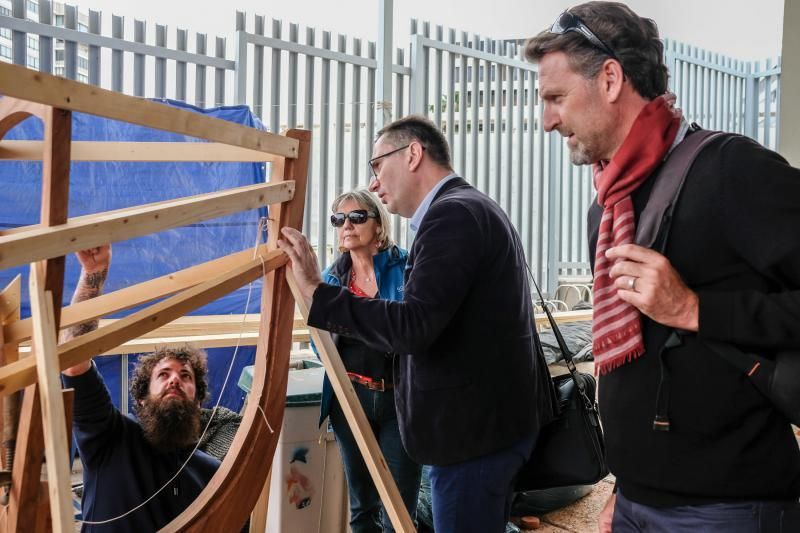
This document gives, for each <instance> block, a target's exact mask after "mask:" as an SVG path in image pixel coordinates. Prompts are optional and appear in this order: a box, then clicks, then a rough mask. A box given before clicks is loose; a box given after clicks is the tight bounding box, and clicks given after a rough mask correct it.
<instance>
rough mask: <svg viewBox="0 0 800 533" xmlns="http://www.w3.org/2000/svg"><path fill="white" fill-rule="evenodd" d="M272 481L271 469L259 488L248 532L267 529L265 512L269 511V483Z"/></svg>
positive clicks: (258, 532)
mask: <svg viewBox="0 0 800 533" xmlns="http://www.w3.org/2000/svg"><path fill="white" fill-rule="evenodd" d="M271 482H272V470H271V469H270V471H269V474H267V481H266V483H264V487H262V489H261V494H260V495H259V496H258V501H257V502H256V504H255V506H253V512H252V514H251V515H250V530H249V531H250V533H263V532H264V531H266V530H267V514H268V513H269V485H270V483H271Z"/></svg>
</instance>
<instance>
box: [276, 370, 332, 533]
mask: <svg viewBox="0 0 800 533" xmlns="http://www.w3.org/2000/svg"><path fill="white" fill-rule="evenodd" d="M318 365H319V363H317V362H316V361H304V362H303V363H302V364H301V365H299V366H302V367H303V368H299V369H293V370H290V371H289V383H288V386H287V394H286V412H285V414H284V418H283V428H282V429H281V435H280V438H279V439H278V448H277V450H276V451H275V458H274V459H273V462H272V477H271V481H270V493H269V506H268V510H267V532H269V533H338V532H342V533H344V532H345V531H347V522H348V520H347V483H346V480H345V476H344V470H343V468H342V460H341V456H340V455H339V450H338V448H337V446H336V442H335V441H334V437H333V433H332V432H330V431H329V429H328V424H327V423H326V424H323V426H322V427H321V428H320V427H318V425H317V423H318V421H319V405H320V400H321V397H322V379H323V376H324V369H323V368H322V367H321V366H318Z"/></svg>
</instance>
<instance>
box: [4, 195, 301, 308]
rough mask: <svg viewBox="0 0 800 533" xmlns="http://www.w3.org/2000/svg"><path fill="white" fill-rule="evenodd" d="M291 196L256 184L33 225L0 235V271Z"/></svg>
mask: <svg viewBox="0 0 800 533" xmlns="http://www.w3.org/2000/svg"><path fill="white" fill-rule="evenodd" d="M293 195H294V183H293V182H283V183H264V184H261V183H259V184H256V185H247V186H244V187H237V188H234V189H228V190H224V191H220V192H213V193H208V194H198V195H195V196H189V197H186V198H179V199H177V200H170V201H166V202H158V203H156V204H147V205H142V206H136V207H130V208H126V209H118V210H116V211H109V212H106V213H99V214H96V215H86V216H82V217H76V218H73V219H70V220H69V221H68V222H67V223H66V224H62V225H60V226H56V227H43V226H41V225H40V226H34V227H32V228H31V229H29V230H27V231H22V232H16V233H10V234H6V235H3V236H0V268H9V267H12V266H16V265H20V264H23V263H29V262H33V261H38V260H40V259H46V258H50V257H58V256H62V255H64V254H67V253H70V252H77V251H78V250H86V249H88V248H93V247H95V246H100V245H102V244H107V243H109V242H117V241H121V240H125V239H131V238H133V237H140V236H142V235H147V234H150V233H155V232H158V231H163V230H166V229H171V228H175V227H179V226H184V225H187V224H192V223H195V222H200V221H203V220H209V219H212V218H218V217H222V216H226V215H229V214H231V213H237V212H239V211H245V210H248V209H255V208H257V207H261V206H264V205H268V204H274V203H278V202H284V201H287V200H288V199H290V198H292V196H293ZM59 301H60V300H59Z"/></svg>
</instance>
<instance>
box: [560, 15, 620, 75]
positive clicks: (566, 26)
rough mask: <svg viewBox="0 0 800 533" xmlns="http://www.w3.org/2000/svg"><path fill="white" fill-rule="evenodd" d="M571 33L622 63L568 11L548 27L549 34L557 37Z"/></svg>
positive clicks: (576, 16)
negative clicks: (581, 37)
mask: <svg viewBox="0 0 800 533" xmlns="http://www.w3.org/2000/svg"><path fill="white" fill-rule="evenodd" d="M571 31H574V32H576V33H580V34H581V35H583V36H584V37H586V40H588V41H589V42H590V43H591V44H592V45H594V47H595V48H597V49H598V50H601V51H603V52H605V53H606V54H608V55H609V56H611V57H612V58H613V59H616V60H617V61H619V63H620V64H622V61H620V60H619V58H618V57H617V54H615V53H614V51H613V50H612V49H611V47H610V46H608V45H607V44H606V43H604V42H603V40H602V39H600V37H598V36H597V35H595V33H594V32H593V31H592V30H590V29H589V26H587V25H586V23H585V22H583V21H582V20H581V18H580V17H579V16H578V15H573V14H572V13H570V12H569V11H564V12H563V13H561V14H560V15H559V16H558V17H557V18H556V21H555V22H553V25H552V26H550V33H555V34H557V35H563V34H565V33H569V32H571Z"/></svg>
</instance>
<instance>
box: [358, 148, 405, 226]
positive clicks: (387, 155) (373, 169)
mask: <svg viewBox="0 0 800 533" xmlns="http://www.w3.org/2000/svg"><path fill="white" fill-rule="evenodd" d="M409 146H411V144H410V143H409V144H407V145H405V146H401V147H400V148H396V149H394V150H392V151H391V152H386V153H385V154H382V155H379V156H377V157H373V158H372V159H370V160H369V161H368V162H367V164H368V165H369V170H370V172H372V179H371V180H370V181H373V180H376V179H378V174H377V172H375V166H374V165H375V162H376V161H377V160H378V159H383V158H384V157H389V156H390V155H392V154H396V153H397V152H399V151H401V150H405V149H406V148H408V147H409ZM361 224H363V222H361Z"/></svg>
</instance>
